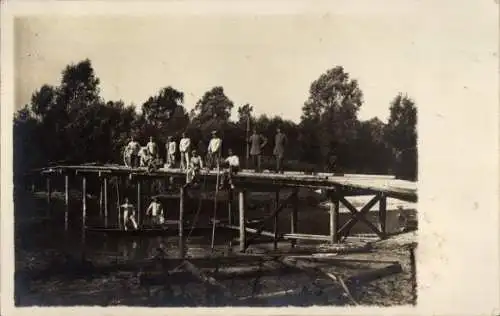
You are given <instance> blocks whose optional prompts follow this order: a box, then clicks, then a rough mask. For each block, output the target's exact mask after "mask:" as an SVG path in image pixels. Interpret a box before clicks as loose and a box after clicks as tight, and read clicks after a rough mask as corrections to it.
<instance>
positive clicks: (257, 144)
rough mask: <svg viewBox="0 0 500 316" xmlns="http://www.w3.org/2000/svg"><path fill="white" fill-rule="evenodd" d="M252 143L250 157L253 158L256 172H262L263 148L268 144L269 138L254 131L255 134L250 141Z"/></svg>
mask: <svg viewBox="0 0 500 316" xmlns="http://www.w3.org/2000/svg"><path fill="white" fill-rule="evenodd" d="M248 142H249V143H250V156H252V164H253V167H254V169H255V172H260V160H261V156H262V148H264V146H266V144H267V138H266V137H264V136H262V135H261V134H258V133H257V129H255V128H254V129H253V134H252V136H250V138H249V139H248Z"/></svg>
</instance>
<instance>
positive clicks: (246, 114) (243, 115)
mask: <svg viewBox="0 0 500 316" xmlns="http://www.w3.org/2000/svg"><path fill="white" fill-rule="evenodd" d="M252 113H253V106H251V105H250V104H248V103H247V104H245V105H243V106H239V107H238V125H239V126H240V127H242V128H244V129H246V126H247V120H248V121H252V119H253V115H252Z"/></svg>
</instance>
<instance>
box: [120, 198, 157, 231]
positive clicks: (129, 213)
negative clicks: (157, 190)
mask: <svg viewBox="0 0 500 316" xmlns="http://www.w3.org/2000/svg"><path fill="white" fill-rule="evenodd" d="M120 207H121V208H122V209H123V227H124V229H125V230H128V228H129V226H132V227H133V228H134V229H138V228H139V225H138V223H137V220H136V218H135V215H136V214H135V213H136V212H135V207H134V205H133V204H131V203H130V202H129V200H128V198H125V201H124V203H123V204H122V205H120ZM146 216H147V218H148V219H149V223H150V224H152V225H161V224H163V223H164V222H165V216H166V214H165V213H164V209H163V206H162V205H161V203H160V202H159V201H158V198H157V197H153V199H152V201H151V203H150V204H149V206H148V208H147V209H146Z"/></svg>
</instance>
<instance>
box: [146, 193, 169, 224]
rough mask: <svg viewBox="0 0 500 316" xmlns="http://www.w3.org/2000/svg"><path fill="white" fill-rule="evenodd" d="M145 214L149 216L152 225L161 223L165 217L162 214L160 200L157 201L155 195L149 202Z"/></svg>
mask: <svg viewBox="0 0 500 316" xmlns="http://www.w3.org/2000/svg"><path fill="white" fill-rule="evenodd" d="M150 213H151V215H150ZM146 216H151V217H150V218H151V220H150V222H151V224H153V225H161V224H163V223H164V220H165V218H164V215H163V207H162V205H161V204H160V202H158V198H157V197H156V196H155V197H153V200H152V201H151V204H149V206H148V208H147V210H146Z"/></svg>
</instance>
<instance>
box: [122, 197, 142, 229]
mask: <svg viewBox="0 0 500 316" xmlns="http://www.w3.org/2000/svg"><path fill="white" fill-rule="evenodd" d="M121 207H122V208H123V227H124V228H125V230H128V223H129V222H131V223H132V225H133V227H134V228H135V229H137V228H138V225H137V221H136V220H135V208H134V205H133V204H131V203H129V201H128V198H127V197H126V198H125V203H124V204H122V205H121Z"/></svg>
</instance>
